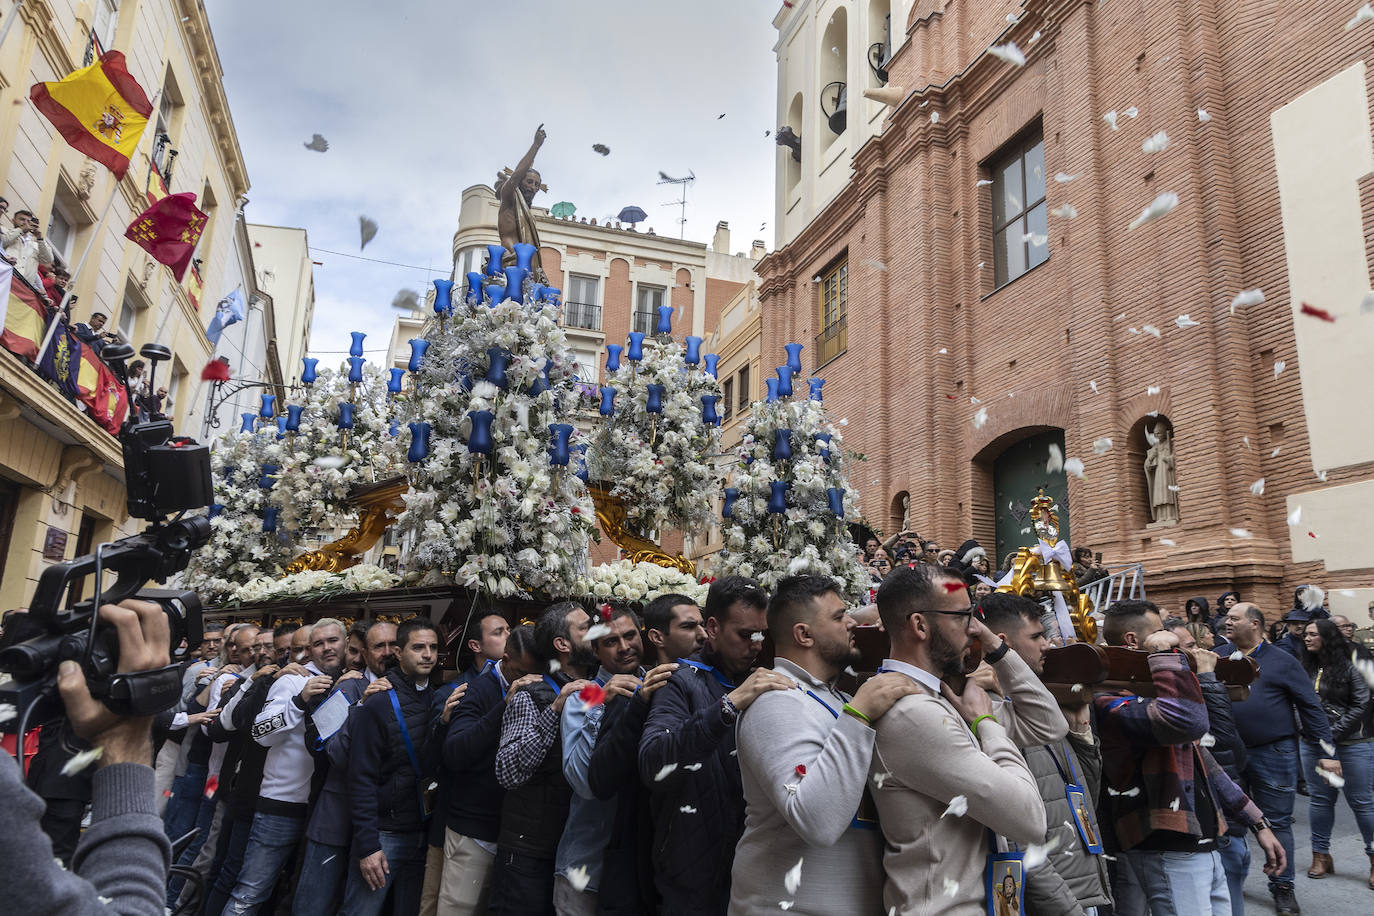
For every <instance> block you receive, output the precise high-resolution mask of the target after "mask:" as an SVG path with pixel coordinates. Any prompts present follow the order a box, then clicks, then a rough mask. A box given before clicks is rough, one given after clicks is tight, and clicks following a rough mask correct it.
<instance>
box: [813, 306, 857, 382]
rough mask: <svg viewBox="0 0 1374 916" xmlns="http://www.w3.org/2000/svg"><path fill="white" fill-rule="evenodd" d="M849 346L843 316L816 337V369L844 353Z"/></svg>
mask: <svg viewBox="0 0 1374 916" xmlns="http://www.w3.org/2000/svg"><path fill="white" fill-rule="evenodd" d="M848 346H849V334H848V332H847V331H846V330H845V316H843V315H841V316H840V318H839V320H838V321H836V322H835V323H834V324H832V325H830V326H829V327H827V328H826V329H825V330H824V331H821V333H819V334H817V335H816V368H817V369H819V368H820V367H821V366H824V365H825V364H826V363H828V362H830V361H831V360H832V359H835V358H836V357H837V356H840V355H841V354H843V353H844V351H845V350H846V349H848Z"/></svg>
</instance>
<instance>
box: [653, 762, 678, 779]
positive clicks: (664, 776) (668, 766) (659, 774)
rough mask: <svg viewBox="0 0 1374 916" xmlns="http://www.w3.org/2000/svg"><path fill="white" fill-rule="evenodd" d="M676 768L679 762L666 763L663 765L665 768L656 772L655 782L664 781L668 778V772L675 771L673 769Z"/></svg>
mask: <svg viewBox="0 0 1374 916" xmlns="http://www.w3.org/2000/svg"><path fill="white" fill-rule="evenodd" d="M676 769H677V764H676V763H666V764H664V765H663V768H662V769H660V770H659V771H658V772H657V773H655V774H654V782H663V780H665V779H667V778H668V774H669V773H671V772H673V770H676Z"/></svg>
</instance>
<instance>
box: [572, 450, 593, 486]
mask: <svg viewBox="0 0 1374 916" xmlns="http://www.w3.org/2000/svg"><path fill="white" fill-rule="evenodd" d="M587 445H588V443H586V442H579V443H578V444H577V447H576V449H575V451H576V452H577V479H578V480H580V481H582V482H583V483H591V479H592V478H591V474H589V473H588V472H587Z"/></svg>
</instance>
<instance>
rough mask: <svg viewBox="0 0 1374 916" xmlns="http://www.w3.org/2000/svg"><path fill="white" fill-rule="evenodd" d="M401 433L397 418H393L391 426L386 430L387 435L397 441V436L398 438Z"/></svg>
mask: <svg viewBox="0 0 1374 916" xmlns="http://www.w3.org/2000/svg"><path fill="white" fill-rule="evenodd" d="M399 433H400V430H399V429H397V428H396V418H395V417H392V418H391V425H390V426H388V427H387V428H386V434H387V435H388V436H390V437H391V438H393V439H395V438H396V436H397V435H398V434H399Z"/></svg>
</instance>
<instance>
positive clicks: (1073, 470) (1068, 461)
mask: <svg viewBox="0 0 1374 916" xmlns="http://www.w3.org/2000/svg"><path fill="white" fill-rule="evenodd" d="M1064 473H1065V474H1072V475H1073V476H1075V477H1077V478H1078V479H1080V480H1082V479H1083V459H1082V458H1065V459H1064Z"/></svg>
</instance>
